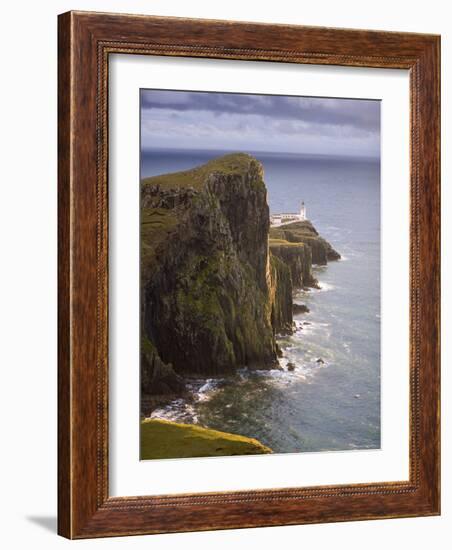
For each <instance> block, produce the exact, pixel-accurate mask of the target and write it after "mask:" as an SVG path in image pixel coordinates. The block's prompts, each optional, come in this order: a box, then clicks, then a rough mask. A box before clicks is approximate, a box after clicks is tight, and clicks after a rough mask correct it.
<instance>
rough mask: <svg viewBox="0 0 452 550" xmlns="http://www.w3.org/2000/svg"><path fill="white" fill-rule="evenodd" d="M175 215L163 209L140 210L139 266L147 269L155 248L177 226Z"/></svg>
mask: <svg viewBox="0 0 452 550" xmlns="http://www.w3.org/2000/svg"><path fill="white" fill-rule="evenodd" d="M177 223H178V220H177V217H176V214H175V213H174V212H172V211H171V210H167V209H165V208H143V209H142V210H141V227H140V232H141V264H142V269H147V267H148V266H149V264H150V263H151V261H152V259H153V256H154V252H155V249H156V248H157V246H158V245H159V244H160V243H162V242H163V241H165V240H166V239H167V238H168V235H169V234H170V233H171V230H172V229H174V228H175V227H176V226H177Z"/></svg>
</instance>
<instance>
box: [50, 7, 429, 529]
mask: <svg viewBox="0 0 452 550" xmlns="http://www.w3.org/2000/svg"><path fill="white" fill-rule="evenodd" d="M439 56H440V38H439V37H438V36H433V35H427V34H425V35H424V34H409V33H389V32H382V31H381V32H380V31H378V32H377V31H364V30H343V29H329V28H321V27H318V28H315V27H303V26H291V25H267V24H265V25H264V24H255V23H241V22H240V23H239V22H237V23H236V22H225V21H210V20H194V19H180V18H162V17H151V16H137V15H121V14H101V13H89V12H68V13H65V14H63V15H60V16H59V66H58V70H59V90H58V98H59V107H58V117H59V125H58V132H59V136H58V146H59V166H58V169H59V170H58V171H59V176H58V197H59V198H58V201H59V202H58V205H59V206H58V207H59V248H58V252H59V263H58V269H59V279H58V292H59V321H58V330H59V333H58V334H59V346H58V362H59V372H58V397H59V427H58V442H59V471H58V494H59V508H58V529H59V533H60V534H61V535H63V536H65V537H67V538H89V537H103V536H116V535H131V534H151V533H163V532H177V531H197V530H208V529H231V528H241V527H258V526H271V525H291V524H303V523H318V522H333V521H348V520H361V519H381V518H393V517H408V516H428V515H437V514H439V513H440V482H439V476H440V439H439V436H440V431H439V411H440V409H439V394H440V392H439V389H440V373H439V367H440V361H439V357H440V355H439V346H440V342H439V326H440V325H439V323H440V317H439V316H440V305H439V304H440V302H439V298H440V286H439V282H440V281H439V273H440V236H439V224H440V191H439V182H440V158H439V154H440V146H439V138H440V131H439V128H440V125H439V90H440V88H439V86H440V80H439V77H440V75H439V58H440V57H439Z"/></svg>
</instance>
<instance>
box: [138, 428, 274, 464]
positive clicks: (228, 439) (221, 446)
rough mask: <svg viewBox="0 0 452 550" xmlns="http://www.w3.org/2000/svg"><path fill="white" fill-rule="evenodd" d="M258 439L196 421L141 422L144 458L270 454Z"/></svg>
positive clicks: (142, 454) (142, 458) (141, 455)
mask: <svg viewBox="0 0 452 550" xmlns="http://www.w3.org/2000/svg"><path fill="white" fill-rule="evenodd" d="M271 452H272V450H271V449H270V448H269V447H266V446H265V445H263V444H262V443H260V442H259V441H257V439H252V438H250V437H245V436H242V435H235V434H230V433H226V432H219V431H217V430H211V429H208V428H202V427H201V426H196V425H192V424H178V423H176V422H170V421H168V420H160V419H146V420H143V421H142V422H141V433H140V458H141V460H149V459H153V458H160V459H161V458H190V457H203V456H232V455H256V454H268V453H271Z"/></svg>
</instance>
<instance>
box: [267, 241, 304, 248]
mask: <svg viewBox="0 0 452 550" xmlns="http://www.w3.org/2000/svg"><path fill="white" fill-rule="evenodd" d="M268 244H269V246H270V248H272V247H273V246H278V247H279V246H285V247H294V248H300V247H302V248H303V246H304V244H303V243H291V242H289V241H286V240H285V239H268Z"/></svg>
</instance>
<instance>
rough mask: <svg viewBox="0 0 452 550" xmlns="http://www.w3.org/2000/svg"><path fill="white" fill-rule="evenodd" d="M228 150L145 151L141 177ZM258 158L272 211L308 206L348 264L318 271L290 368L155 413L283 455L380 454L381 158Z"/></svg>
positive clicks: (287, 355) (245, 378) (210, 383)
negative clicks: (370, 451) (247, 439)
mask: <svg viewBox="0 0 452 550" xmlns="http://www.w3.org/2000/svg"><path fill="white" fill-rule="evenodd" d="M222 153H223V152H222V151H177V150H172V151H166V150H165V151H153V152H146V153H144V154H143V155H142V164H141V172H142V177H146V176H151V175H156V174H162V173H167V172H174V171H178V170H183V169H188V168H192V167H194V166H196V165H199V164H201V163H203V162H206V161H207V160H209V159H211V158H214V157H216V156H219V155H220V154H222ZM250 153H252V152H251V151H250ZM252 154H254V156H256V157H257V158H258V159H259V160H260V161H261V162H262V164H263V166H264V172H265V182H266V185H267V189H268V202H269V205H270V212H271V213H277V212H281V211H282V212H292V211H297V210H298V209H299V205H300V203H301V201H302V200H304V202H305V205H306V210H307V217H308V218H309V219H310V220H311V221H312V223H313V224H314V226H315V227H316V229H317V230H318V231H319V233H320V234H321V235H322V236H323V237H325V238H326V239H327V240H328V241H329V242H330V243H331V244H332V245H333V247H334V248H335V249H336V250H337V251H338V252H339V253H340V254H341V255H342V257H343V259H342V260H340V261H338V262H331V263H329V264H328V265H327V266H322V267H320V266H316V267H314V272H315V276H316V277H317V278H318V280H319V282H320V286H321V289H320V290H311V291H299V292H298V293H297V294H296V296H295V301H296V302H298V303H303V304H306V305H307V306H308V307H309V308H310V313H307V314H300V315H296V316H295V322H296V325H297V331H296V332H295V333H294V334H293V335H291V336H287V337H284V338H280V339H279V344H280V346H281V348H282V350H283V354H284V357H283V358H282V359H281V360H280V362H281V366H282V367H283V370H282V371H281V370H271V371H266V370H262V371H260V370H257V371H248V370H247V369H242V370H241V371H240V372H238V373H237V374H236V375H235V376H233V377H230V378H225V379H208V380H205V379H204V380H193V381H192V383H191V385H192V389H193V397H192V398H190V399H188V400H186V399H178V400H175V401H174V402H172V403H170V404H169V405H168V406H166V407H162V408H160V409H157V410H155V411H154V412H153V416H155V417H162V418H167V419H171V420H177V421H180V422H189V423H199V424H201V425H205V426H208V427H211V428H215V429H218V430H223V431H228V432H233V433H238V434H242V435H246V436H249V437H255V438H257V439H259V440H260V441H261V442H262V443H264V444H266V445H268V446H270V447H271V448H272V449H273V451H274V452H276V453H284V452H308V451H335V450H336V451H337V450H353V449H374V448H379V447H380V166H379V162H377V161H374V160H367V159H355V158H333V157H326V156H307V155H294V154H279V153H252ZM318 359H322V360H323V361H324V362H323V363H320V362H317V360H318ZM288 362H292V363H294V364H295V366H296V368H295V370H294V371H291V372H289V371H288V370H287V363H288Z"/></svg>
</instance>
